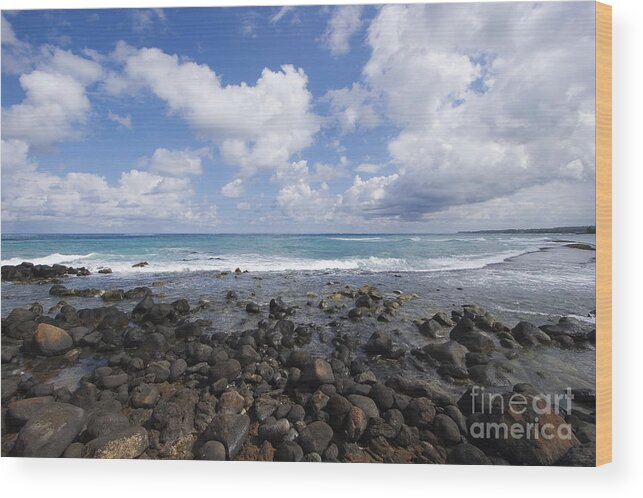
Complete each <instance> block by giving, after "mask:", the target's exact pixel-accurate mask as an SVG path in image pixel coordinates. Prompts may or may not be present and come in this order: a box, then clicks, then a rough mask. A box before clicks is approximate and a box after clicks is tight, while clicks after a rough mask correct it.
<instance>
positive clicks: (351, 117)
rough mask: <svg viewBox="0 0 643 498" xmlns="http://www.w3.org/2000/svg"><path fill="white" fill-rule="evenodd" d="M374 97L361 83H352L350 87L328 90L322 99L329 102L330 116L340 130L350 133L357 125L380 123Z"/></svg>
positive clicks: (371, 125)
mask: <svg viewBox="0 0 643 498" xmlns="http://www.w3.org/2000/svg"><path fill="white" fill-rule="evenodd" d="M374 97H375V96H374V95H373V93H372V92H370V91H369V90H368V89H366V88H365V87H364V86H363V85H361V84H359V83H354V84H353V86H352V87H350V88H340V89H338V90H330V91H328V92H327V93H326V95H325V96H324V97H323V99H322V100H324V101H327V102H329V103H330V111H331V116H332V118H333V120H334V121H335V122H336V123H337V124H338V125H339V128H340V130H341V132H342V133H351V132H354V131H355V130H356V129H357V127H358V126H361V127H363V128H366V129H368V128H374V127H376V126H377V125H378V124H379V123H380V117H379V115H378V113H377V111H376V110H375V100H376V99H375V98H374Z"/></svg>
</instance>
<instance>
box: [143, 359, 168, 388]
mask: <svg viewBox="0 0 643 498" xmlns="http://www.w3.org/2000/svg"><path fill="white" fill-rule="evenodd" d="M145 373H147V374H148V375H151V376H152V377H153V379H154V382H156V383H161V382H165V381H166V380H167V379H169V378H170V363H169V362H168V361H166V360H162V361H153V362H152V363H150V364H149V365H148V366H147V368H146V369H145Z"/></svg>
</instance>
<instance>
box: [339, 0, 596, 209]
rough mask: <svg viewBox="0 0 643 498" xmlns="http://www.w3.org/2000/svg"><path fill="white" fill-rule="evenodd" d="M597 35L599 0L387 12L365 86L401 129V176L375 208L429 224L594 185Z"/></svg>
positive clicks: (372, 37)
mask: <svg viewBox="0 0 643 498" xmlns="http://www.w3.org/2000/svg"><path fill="white" fill-rule="evenodd" d="M517 20H519V22H517ZM593 36H594V9H593V6H592V5H591V4H589V3H587V4H580V3H545V4H537V5H536V4H531V3H515V4H492V3H491V4H474V5H471V4H467V5H464V4H463V5H459V4H431V5H410V6H402V5H387V6H384V7H383V8H382V9H381V10H380V11H379V13H378V15H377V16H376V18H375V19H374V20H373V22H372V23H371V25H370V27H369V29H368V43H369V45H370V47H371V56H370V58H369V61H368V62H367V64H366V65H365V67H364V69H363V77H364V80H363V82H362V85H364V87H365V88H366V90H367V91H368V92H369V94H371V95H376V96H378V98H380V99H381V100H382V102H383V105H384V109H385V112H386V115H387V117H388V119H389V120H390V121H391V122H392V123H393V124H394V125H396V126H397V127H398V129H399V133H398V134H397V135H396V136H393V137H392V138H391V139H389V141H388V151H389V154H390V158H391V160H392V162H393V164H394V165H396V166H397V167H398V174H397V178H396V179H395V180H394V181H391V182H389V183H387V185H386V186H384V187H383V189H381V190H378V191H377V192H378V195H377V202H376V204H377V205H375V204H374V205H373V206H371V207H372V210H371V211H369V212H370V213H375V214H377V215H380V216H400V217H402V218H403V219H405V220H417V219H423V218H425V219H426V217H427V216H429V214H430V213H435V212H439V211H444V210H447V209H449V208H450V207H452V206H458V205H466V204H474V203H481V202H485V201H488V200H492V199H497V198H504V197H507V196H511V195H513V194H515V193H518V192H520V191H521V190H523V189H527V188H531V187H533V186H534V185H544V184H548V183H551V182H555V181H556V180H557V179H567V180H569V181H576V182H581V181H585V182H592V181H593V175H594V114H593V113H594V38H593ZM353 88H354V87H352V88H351V89H350V90H346V91H347V92H351V93H352V90H353ZM346 95H348V93H346ZM347 108H348V109H349V108H350V106H348V107H347ZM339 109H340V110H341V109H342V108H341V107H340V108H339ZM355 114H356V113H353V115H355ZM355 122H356V123H359V119H357V118H356V119H355ZM346 123H347V124H346V125H345V128H347V129H350V125H351V121H350V119H347V120H346ZM389 178H390V177H389ZM354 187H355V186H354ZM579 190H580V189H578V188H577V189H573V188H571V189H570V191H571V192H569V193H568V194H567V195H576V194H575V193H574V192H575V191H579ZM344 198H345V201H346V195H344ZM366 214H368V213H366ZM587 216H588V219H591V216H593V212H592V211H588V212H587ZM431 218H433V217H431Z"/></svg>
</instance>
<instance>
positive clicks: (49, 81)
mask: <svg viewBox="0 0 643 498" xmlns="http://www.w3.org/2000/svg"><path fill="white" fill-rule="evenodd" d="M3 25H9V24H8V22H7V21H6V20H5V19H4V18H3ZM9 39H10V40H11V47H10V49H11V50H9V51H8V53H7V55H8V57H9V61H10V68H11V70H12V72H13V71H19V72H22V71H24V73H22V74H21V76H20V78H19V82H20V86H21V87H22V89H23V91H24V93H25V97H24V99H23V100H22V102H20V103H17V104H14V105H12V106H10V107H3V108H2V135H3V137H5V138H8V139H10V138H15V139H19V140H22V141H24V142H26V143H27V144H29V146H31V147H47V146H50V145H52V144H54V143H56V142H60V141H63V140H70V139H76V138H79V137H80V136H81V135H82V131H83V126H84V125H85V124H86V123H87V121H88V119H89V117H90V114H91V104H90V101H89V98H88V97H87V91H86V90H87V87H89V86H90V85H93V84H94V83H96V82H97V81H98V80H99V79H100V78H101V77H102V75H103V70H102V67H101V66H100V64H98V63H96V62H95V61H93V60H90V59H86V58H84V57H81V56H78V55H76V54H73V53H72V52H69V51H66V50H62V49H60V48H57V47H52V46H50V45H44V46H42V47H41V48H40V49H39V50H38V51H35V50H33V49H32V47H31V46H29V45H28V44H25V43H23V42H20V41H19V40H17V39H15V34H11V36H9ZM14 49H15V50H14ZM12 50H13V51H12ZM4 55H5V53H4V50H3V56H4ZM16 58H20V59H21V61H20V63H19V64H14V63H13V62H12V61H14V62H15V60H16ZM4 64H5V61H4V60H3V69H4V67H5V65H4Z"/></svg>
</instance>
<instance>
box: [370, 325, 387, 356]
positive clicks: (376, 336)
mask: <svg viewBox="0 0 643 498" xmlns="http://www.w3.org/2000/svg"><path fill="white" fill-rule="evenodd" d="M392 349H393V340H392V339H391V336H390V335H389V334H388V333H386V332H383V331H379V330H378V331H377V332H374V333H373V335H371V337H370V338H369V340H368V342H367V343H366V344H365V345H364V350H365V351H366V352H368V353H370V354H381V355H387V354H389V353H390V352H391V351H392Z"/></svg>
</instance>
